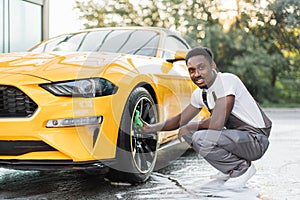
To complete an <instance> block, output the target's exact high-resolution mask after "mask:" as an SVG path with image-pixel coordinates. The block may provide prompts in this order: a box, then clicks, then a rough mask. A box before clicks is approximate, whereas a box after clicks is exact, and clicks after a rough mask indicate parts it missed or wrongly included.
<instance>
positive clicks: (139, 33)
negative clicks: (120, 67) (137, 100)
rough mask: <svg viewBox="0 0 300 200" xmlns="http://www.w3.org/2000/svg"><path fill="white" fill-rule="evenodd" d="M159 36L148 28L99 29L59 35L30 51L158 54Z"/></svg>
mask: <svg viewBox="0 0 300 200" xmlns="http://www.w3.org/2000/svg"><path fill="white" fill-rule="evenodd" d="M159 37H160V34H159V33H158V32H155V31H147V30H98V31H90V32H82V33H76V34H69V35H62V36H58V37H55V38H53V39H50V40H48V41H46V42H43V43H41V44H40V45H38V46H36V47H34V48H33V49H31V50H30V51H31V52H53V51H68V52H74V51H94V52H97V51H105V52H113V53H126V54H134V55H143V56H156V51H157V48H158V42H159Z"/></svg>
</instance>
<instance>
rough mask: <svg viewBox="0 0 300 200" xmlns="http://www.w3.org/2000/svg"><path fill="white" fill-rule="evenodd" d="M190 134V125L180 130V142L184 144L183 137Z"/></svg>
mask: <svg viewBox="0 0 300 200" xmlns="http://www.w3.org/2000/svg"><path fill="white" fill-rule="evenodd" d="M189 132H191V131H190V130H189V128H188V125H185V126H183V127H181V128H180V129H179V132H178V139H179V141H180V142H182V140H181V137H182V136H183V135H186V134H188V133H189Z"/></svg>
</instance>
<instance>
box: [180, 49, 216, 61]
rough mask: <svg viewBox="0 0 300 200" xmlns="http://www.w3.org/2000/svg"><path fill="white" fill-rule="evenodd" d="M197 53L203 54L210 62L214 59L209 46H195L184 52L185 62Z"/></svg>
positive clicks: (197, 54)
mask: <svg viewBox="0 0 300 200" xmlns="http://www.w3.org/2000/svg"><path fill="white" fill-rule="evenodd" d="M199 55H202V56H204V57H205V58H206V59H207V60H208V61H209V62H210V63H212V62H213V60H214V55H213V53H212V52H211V50H210V49H209V48H207V47H195V48H193V49H191V50H190V51H189V52H188V53H187V54H186V57H185V63H186V64H187V62H188V60H189V59H190V58H191V57H194V56H199Z"/></svg>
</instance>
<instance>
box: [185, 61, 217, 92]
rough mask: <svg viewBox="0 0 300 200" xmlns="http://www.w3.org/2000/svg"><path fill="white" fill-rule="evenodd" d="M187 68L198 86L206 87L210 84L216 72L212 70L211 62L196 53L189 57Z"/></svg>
mask: <svg viewBox="0 0 300 200" xmlns="http://www.w3.org/2000/svg"><path fill="white" fill-rule="evenodd" d="M187 68H188V71H189V74H190V77H191V80H192V81H193V82H194V83H195V84H196V85H197V86H198V87H199V88H208V87H210V86H211V85H212V83H213V81H214V79H215V76H216V74H215V72H214V71H213V67H212V63H210V62H209V61H208V60H207V59H206V58H205V57H204V56H202V55H198V56H193V57H191V58H189V60H188V62H187Z"/></svg>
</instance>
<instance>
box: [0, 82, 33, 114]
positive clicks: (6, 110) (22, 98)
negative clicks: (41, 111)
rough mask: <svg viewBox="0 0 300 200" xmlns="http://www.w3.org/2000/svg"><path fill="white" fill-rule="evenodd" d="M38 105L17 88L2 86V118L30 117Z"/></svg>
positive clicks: (0, 88)
mask: <svg viewBox="0 0 300 200" xmlns="http://www.w3.org/2000/svg"><path fill="white" fill-rule="evenodd" d="M37 108H38V106H37V104H36V103H35V102H34V101H33V100H31V99H30V98H29V97H28V96H27V95H26V94H25V93H23V92H22V91H21V90H19V89H18V88H16V87H12V86H7V85H0V118H4V117H30V116H32V115H33V114H34V112H35V111H36V110H37Z"/></svg>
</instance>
